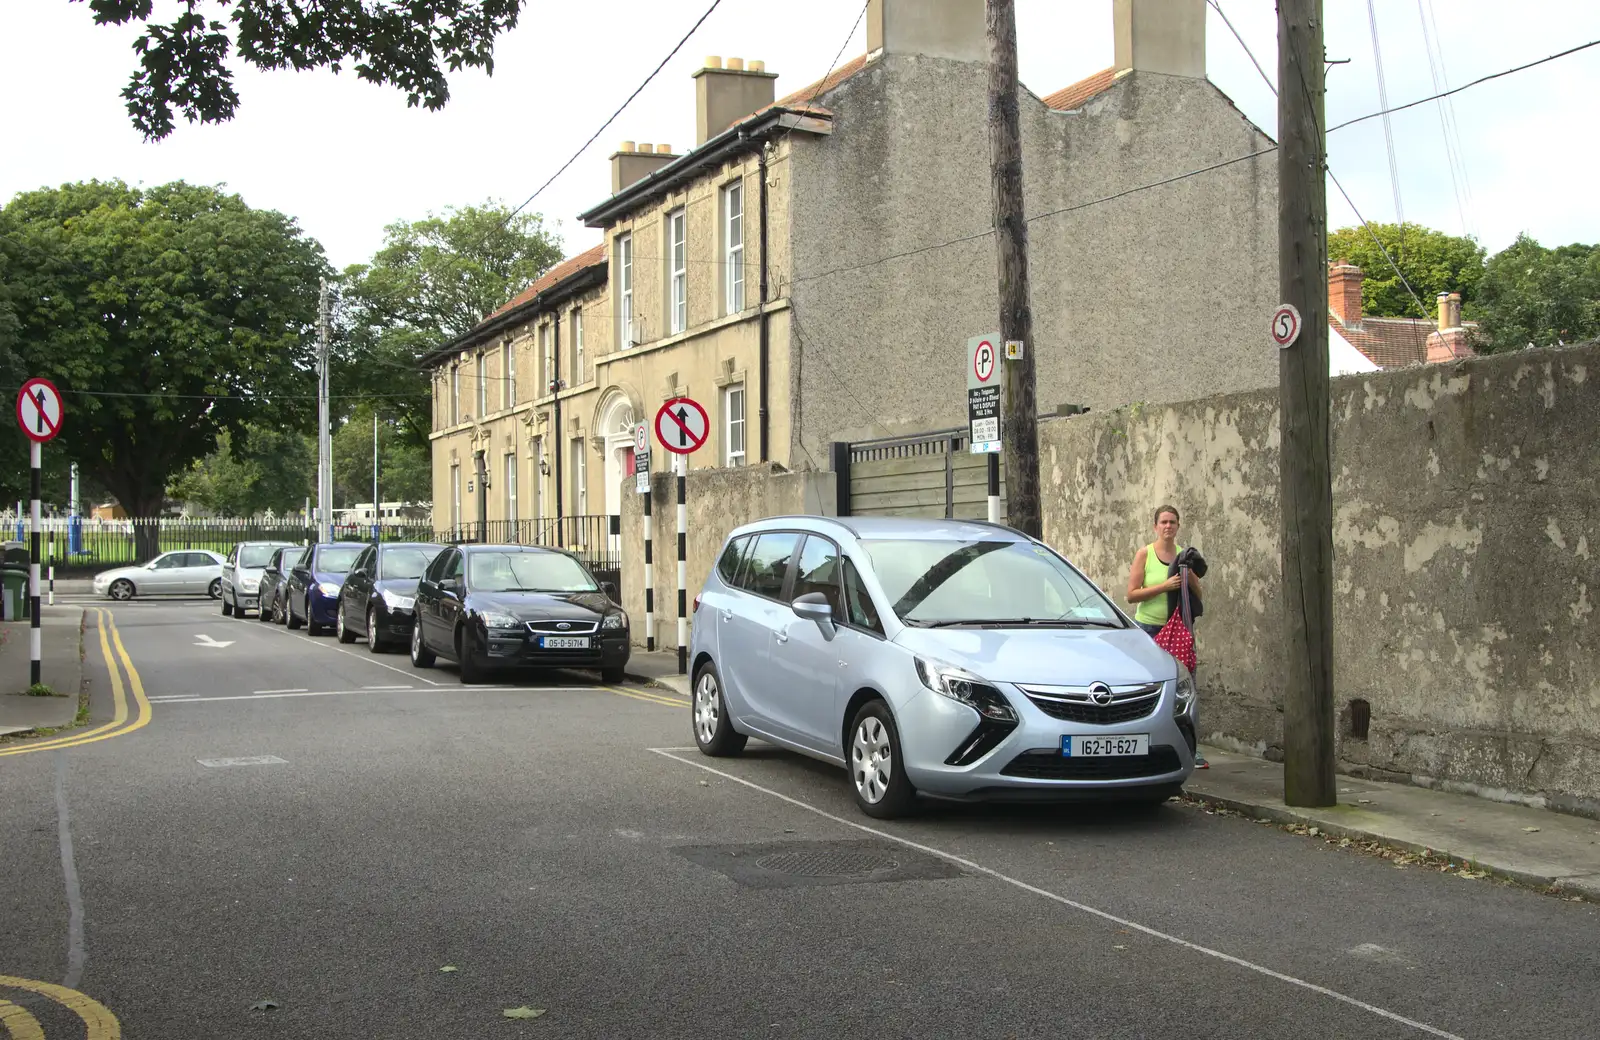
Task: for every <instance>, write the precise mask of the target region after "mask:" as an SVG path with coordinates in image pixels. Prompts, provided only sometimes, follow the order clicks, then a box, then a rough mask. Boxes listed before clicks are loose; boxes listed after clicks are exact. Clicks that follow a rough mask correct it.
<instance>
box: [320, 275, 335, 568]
mask: <svg viewBox="0 0 1600 1040" xmlns="http://www.w3.org/2000/svg"><path fill="white" fill-rule="evenodd" d="M328 367H329V366H328V280H327V279H326V278H324V279H322V292H321V294H320V295H319V297H318V301H317V541H319V542H327V541H332V540H333V539H332V521H333V438H332V436H330V434H329V432H328V429H329V425H330V422H331V417H330V415H329V411H328Z"/></svg>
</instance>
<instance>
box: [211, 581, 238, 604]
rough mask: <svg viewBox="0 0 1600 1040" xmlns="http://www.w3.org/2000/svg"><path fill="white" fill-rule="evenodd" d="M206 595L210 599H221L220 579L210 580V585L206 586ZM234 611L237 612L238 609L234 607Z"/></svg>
mask: <svg viewBox="0 0 1600 1040" xmlns="http://www.w3.org/2000/svg"><path fill="white" fill-rule="evenodd" d="M206 595H207V596H210V597H211V598H212V599H221V598H222V579H221V578H212V579H211V584H210V585H207V586H206ZM234 609H235V610H237V609H239V608H238V607H235V608H234Z"/></svg>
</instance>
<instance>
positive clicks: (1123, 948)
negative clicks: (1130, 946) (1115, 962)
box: [1111, 946, 1127, 950]
mask: <svg viewBox="0 0 1600 1040" xmlns="http://www.w3.org/2000/svg"><path fill="white" fill-rule="evenodd" d="M1111 948H1112V949H1113V950H1126V949H1127V947H1126V946H1113V947H1111Z"/></svg>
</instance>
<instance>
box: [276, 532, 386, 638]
mask: <svg viewBox="0 0 1600 1040" xmlns="http://www.w3.org/2000/svg"><path fill="white" fill-rule="evenodd" d="M365 548H366V546H365V545H362V544H361V543H359V542H319V543H317V544H316V545H313V546H311V547H310V549H308V550H307V551H306V553H305V554H304V555H303V556H302V557H301V558H300V559H299V560H298V561H297V562H296V563H295V565H294V566H293V567H292V568H290V570H289V578H288V581H287V582H286V583H285V585H284V588H283V590H282V591H281V592H279V595H280V596H282V597H283V613H284V618H285V622H284V623H285V624H287V625H288V626H289V627H290V628H299V627H300V626H301V625H305V626H306V632H307V634H309V635H313V636H315V635H321V634H322V633H323V632H324V631H326V630H327V629H329V628H332V627H333V621H334V616H335V615H336V614H337V613H338V609H339V589H340V588H341V587H343V585H344V576H345V575H346V574H349V573H350V568H351V566H353V565H354V564H355V562H356V557H357V556H360V555H361V551H362V550H363V549H365Z"/></svg>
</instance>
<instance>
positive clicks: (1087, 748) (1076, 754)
mask: <svg viewBox="0 0 1600 1040" xmlns="http://www.w3.org/2000/svg"><path fill="white" fill-rule="evenodd" d="M1061 753H1062V754H1063V755H1066V756H1067V757H1068V758H1103V757H1106V756H1113V755H1148V754H1149V753H1150V734H1148V733H1119V734H1117V735H1115V736H1110V737H1083V736H1077V737H1073V736H1066V737H1062V738H1061Z"/></svg>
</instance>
